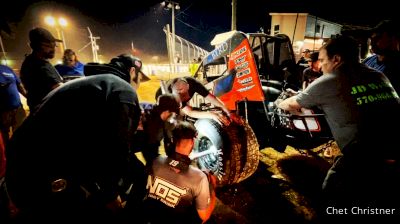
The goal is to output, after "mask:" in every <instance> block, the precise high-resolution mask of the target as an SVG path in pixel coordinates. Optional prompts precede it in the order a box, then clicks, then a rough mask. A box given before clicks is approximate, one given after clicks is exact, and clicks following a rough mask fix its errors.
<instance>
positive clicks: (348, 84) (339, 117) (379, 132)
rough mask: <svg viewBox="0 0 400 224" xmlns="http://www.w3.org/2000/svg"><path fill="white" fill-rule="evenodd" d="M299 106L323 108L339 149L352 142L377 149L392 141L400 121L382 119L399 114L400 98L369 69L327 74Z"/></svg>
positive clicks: (303, 95) (302, 97)
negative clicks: (388, 115)
mask: <svg viewBox="0 0 400 224" xmlns="http://www.w3.org/2000/svg"><path fill="white" fill-rule="evenodd" d="M296 100H297V102H298V103H299V104H300V105H301V106H302V107H305V108H311V107H314V106H317V107H319V108H320V109H322V110H323V112H324V113H325V116H326V119H327V122H328V124H329V126H330V128H331V131H332V134H333V136H334V138H335V140H336V141H337V143H338V145H339V147H340V148H341V149H343V148H344V147H346V146H347V145H348V144H349V143H351V142H352V141H355V140H356V141H363V143H364V144H366V145H368V144H369V143H372V144H373V145H374V144H376V142H380V141H378V140H388V141H391V140H392V139H393V137H394V134H393V133H391V132H390V131H389V129H390V127H391V126H392V125H393V124H398V123H399V118H397V117H398V116H397V117H396V118H394V119H392V120H391V122H393V123H391V122H383V121H382V120H381V119H382V118H383V117H385V114H386V116H387V112H389V111H390V112H391V113H392V112H393V113H397V114H398V112H399V105H400V104H399V98H398V95H397V93H396V92H395V90H394V89H393V87H391V84H390V82H389V80H388V79H387V78H386V77H385V75H383V74H382V73H380V72H377V71H375V70H372V69H370V68H368V67H366V66H365V65H362V64H357V65H353V66H352V67H351V66H347V65H343V66H342V67H341V68H339V69H338V71H336V72H335V73H333V74H325V75H323V76H321V77H320V78H318V79H317V80H315V81H314V82H313V83H311V84H310V86H308V88H307V89H305V90H304V92H301V93H300V94H299V95H297V99H296Z"/></svg>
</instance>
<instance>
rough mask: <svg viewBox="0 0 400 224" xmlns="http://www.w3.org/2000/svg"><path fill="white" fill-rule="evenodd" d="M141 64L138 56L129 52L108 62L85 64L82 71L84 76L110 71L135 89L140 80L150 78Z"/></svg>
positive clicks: (144, 80)
mask: <svg viewBox="0 0 400 224" xmlns="http://www.w3.org/2000/svg"><path fill="white" fill-rule="evenodd" d="M142 66H143V64H142V61H141V60H140V59H139V58H137V57H135V56H133V55H131V54H121V55H118V56H117V57H115V58H113V59H111V61H110V63H108V64H98V63H88V64H86V65H85V68H84V73H85V75H86V76H91V75H97V74H105V73H112V74H115V75H117V76H119V77H120V78H121V79H123V80H125V81H127V82H129V83H130V84H131V85H132V86H133V88H134V89H137V88H139V85H140V83H141V82H146V81H149V80H150V78H149V77H148V76H147V75H145V74H144V73H143V71H142Z"/></svg>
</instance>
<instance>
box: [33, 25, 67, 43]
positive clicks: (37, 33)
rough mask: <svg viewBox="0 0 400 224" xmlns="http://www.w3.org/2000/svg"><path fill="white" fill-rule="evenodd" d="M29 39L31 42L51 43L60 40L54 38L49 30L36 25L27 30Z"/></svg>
mask: <svg viewBox="0 0 400 224" xmlns="http://www.w3.org/2000/svg"><path fill="white" fill-rule="evenodd" d="M29 40H30V42H31V43H43V42H45V43H52V42H62V40H60V39H56V38H55V37H54V36H53V35H52V34H51V33H50V31H48V30H46V29H44V28H41V27H37V28H34V29H32V30H31V31H29Z"/></svg>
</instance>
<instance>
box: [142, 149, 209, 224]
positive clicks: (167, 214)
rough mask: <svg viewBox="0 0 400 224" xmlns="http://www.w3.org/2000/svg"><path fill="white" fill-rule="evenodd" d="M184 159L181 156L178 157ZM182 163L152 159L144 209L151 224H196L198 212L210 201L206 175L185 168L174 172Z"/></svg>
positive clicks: (167, 159)
mask: <svg viewBox="0 0 400 224" xmlns="http://www.w3.org/2000/svg"><path fill="white" fill-rule="evenodd" d="M179 156H181V157H182V156H183V155H179ZM180 162H182V161H181V160H175V159H171V158H168V157H165V156H159V157H158V158H157V159H155V160H154V162H153V164H152V169H151V171H150V175H149V176H148V179H147V186H146V189H147V197H146V200H145V207H146V211H147V213H148V214H147V219H148V221H151V223H199V222H201V220H200V218H199V217H198V215H197V209H206V208H207V207H208V205H209V202H210V191H209V183H208V179H207V176H206V175H205V174H204V173H203V172H202V171H201V170H199V169H198V168H196V167H193V166H190V165H189V166H188V168H187V169H186V170H181V172H176V170H177V169H175V168H173V167H179V163H180Z"/></svg>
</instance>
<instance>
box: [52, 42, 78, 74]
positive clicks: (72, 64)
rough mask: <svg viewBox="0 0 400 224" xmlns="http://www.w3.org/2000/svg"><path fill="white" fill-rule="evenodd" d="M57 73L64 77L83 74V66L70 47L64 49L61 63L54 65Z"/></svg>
mask: <svg viewBox="0 0 400 224" xmlns="http://www.w3.org/2000/svg"><path fill="white" fill-rule="evenodd" d="M54 67H55V68H56V69H57V71H58V73H60V75H61V76H62V77H63V78H64V79H65V78H67V79H70V78H71V77H80V76H84V74H83V67H84V65H83V64H82V63H81V62H80V61H79V60H78V57H77V56H76V53H75V52H74V51H73V50H72V49H66V50H65V51H64V56H63V63H62V64H58V65H56V66H54Z"/></svg>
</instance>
